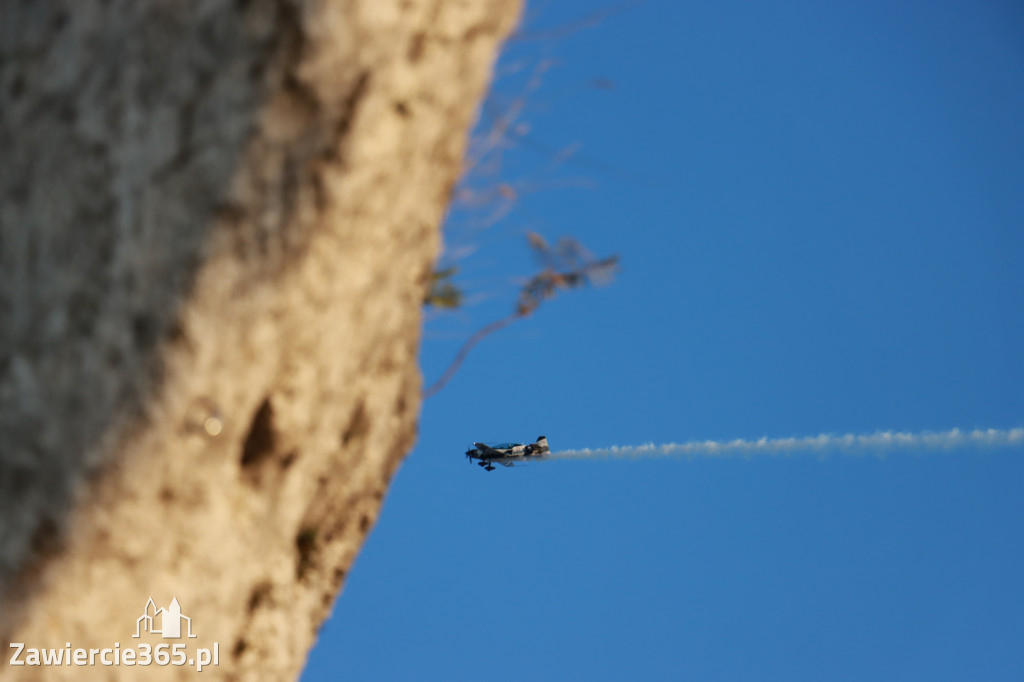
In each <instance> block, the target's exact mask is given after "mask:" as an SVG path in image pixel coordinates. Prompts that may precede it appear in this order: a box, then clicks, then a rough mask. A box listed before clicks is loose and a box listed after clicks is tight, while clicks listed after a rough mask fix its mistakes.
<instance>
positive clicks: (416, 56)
mask: <svg viewBox="0 0 1024 682" xmlns="http://www.w3.org/2000/svg"><path fill="white" fill-rule="evenodd" d="M517 11H518V7H517V2H515V0H181V1H178V2H168V1H165V0H145V1H140V0H33V1H32V2H15V1H14V0H10V1H6V0H5V1H3V2H0V159H2V160H0V643H2V646H3V647H5V649H6V647H7V645H8V643H9V642H20V643H24V644H25V646H26V649H30V648H37V649H44V648H46V649H55V650H56V649H66V648H68V647H66V645H67V644H70V649H69V651H73V650H74V649H78V648H82V649H85V650H88V649H90V648H98V649H102V648H112V647H114V644H115V642H116V643H118V644H119V648H118V649H119V650H118V651H117V656H118V657H120V654H121V650H123V649H127V648H134V649H139V648H141V647H142V645H143V644H145V643H148V644H149V645H150V646H152V647H155V646H156V645H158V644H160V643H161V642H167V643H171V644H174V643H184V644H185V645H186V648H187V656H188V657H194V656H196V653H195V652H196V651H197V649H199V648H208V649H210V650H211V651H213V650H214V649H216V651H217V652H218V655H219V665H217V666H211V667H208V668H207V669H206V670H204V671H203V674H204V676H205V678H206V679H209V678H210V677H213V678H215V679H216V678H218V677H219V678H223V679H245V680H249V679H268V680H270V679H274V680H277V679H290V678H294V677H295V676H296V675H297V674H298V673H299V671H300V670H301V668H302V665H303V662H304V660H305V657H306V654H307V651H308V649H309V648H310V646H312V644H313V641H314V639H315V636H316V631H317V627H318V626H319V624H320V622H321V621H322V620H323V618H324V617H325V616H326V615H327V614H328V612H329V610H330V608H331V606H332V603H333V601H334V599H335V597H336V596H337V594H338V592H339V590H340V588H341V586H342V584H343V582H344V580H345V575H346V571H347V570H348V569H349V566H350V565H351V563H352V561H353V559H354V557H355V555H356V553H357V551H358V549H359V547H360V544H361V543H362V541H363V539H364V538H365V536H366V534H367V532H368V531H369V530H370V528H371V527H372V526H373V524H374V521H375V519H376V517H377V514H378V512H379V509H380V505H381V501H382V499H383V496H384V494H385V492H386V489H387V485H388V482H389V480H390V478H391V476H392V474H393V473H394V471H395V468H396V467H397V466H398V464H399V463H400V462H401V459H402V457H403V456H404V455H405V453H406V452H407V451H408V450H409V448H410V447H411V445H412V443H413V440H414V437H415V430H416V418H417V414H418V411H419V400H420V399H419V395H420V378H419V373H418V369H417V365H416V359H417V357H416V354H417V345H418V341H419V327H420V308H421V302H422V299H423V295H424V287H425V286H426V283H427V281H428V276H429V273H430V271H431V268H432V264H433V261H434V258H435V256H436V251H437V248H438V243H439V240H438V227H439V223H440V221H441V219H442V216H443V213H444V210H445V206H446V203H447V201H448V198H449V195H450V192H451V189H452V186H453V184H454V183H455V181H456V179H457V176H458V173H459V168H460V162H461V159H462V155H463V152H464V146H465V139H466V136H467V130H468V128H469V126H470V125H471V123H472V119H473V116H474V112H475V107H476V105H477V103H478V101H479V99H480V97H481V95H482V93H483V91H484V89H485V87H486V84H487V81H488V78H489V76H490V70H491V66H492V63H493V60H494V57H495V54H496V50H497V47H498V45H499V42H500V41H501V39H502V38H503V37H504V35H505V34H506V33H507V32H508V31H509V30H510V28H511V26H512V24H513V22H514V20H515V18H516V14H517ZM150 597H153V599H154V604H153V605H151V606H150V607H149V610H148V611H144V610H145V609H147V600H148V599H149V598H150ZM172 598H176V599H177V601H178V604H179V605H180V607H181V612H182V614H183V615H185V616H187V617H188V618H189V619H190V620H189V621H187V622H186V621H184V620H182V621H181V622H182V623H185V625H187V626H191V627H192V628H193V632H194V634H196V635H197V636H196V637H195V638H191V639H190V638H188V637H187V634H183V638H182V639H180V640H166V639H163V638H161V637H160V636H159V635H154V634H151V633H146V632H145V629H146V627H147V626H148V627H151V628H153V629H157V627H156V626H157V625H158V624H160V623H161V622H162V623H163V624H164V625H163V630H164V634H165V635H166V633H167V628H168V625H167V623H169V622H170V619H169V614H168V612H163V613H160V614H157V615H156V616H155V618H153V620H147V617H153V614H154V611H155V610H156V607H164V608H168V605H169V604H170V602H171V600H172ZM137 627H141V632H140V637H139V638H134V637H133V634H134V633H135V632H136V628H137ZM184 627H185V626H183V630H184ZM214 644H216V645H217V646H216V647H214ZM13 654H14V650H13V649H11V650H8V655H7V656H5V658H4V661H3V665H2V666H0V678H11V679H15V678H18V679H20V678H22V677H24V678H27V679H47V680H51V679H62V678H68V679H121V678H124V679H148V678H149V677H168V676H170V677H182V678H185V677H189V678H191V675H193V674H194V672H195V670H194V668H192V667H190V666H189V665H184V666H182V667H175V666H173V665H169V666H166V667H160V666H158V665H156V664H155V663H154V664H153V665H151V666H149V667H148V668H147V669H145V670H139V669H137V667H130V666H128V665H125V664H123V663H122V664H121V665H115V666H110V667H105V666H104V665H102V663H101V662H100V661H99V660H96V665H95V666H94V667H79V666H77V665H71V666H66V665H62V666H61V667H59V668H55V667H34V666H23V667H19V666H11V665H10V663H9V658H10V656H11V655H13ZM101 655H102V654H101ZM26 656H28V652H27V651H26V652H25V653H22V655H21V658H20V660H26ZM105 656H106V658H107V660H111V659H112V658H113V656H114V654H113V653H108V654H105Z"/></svg>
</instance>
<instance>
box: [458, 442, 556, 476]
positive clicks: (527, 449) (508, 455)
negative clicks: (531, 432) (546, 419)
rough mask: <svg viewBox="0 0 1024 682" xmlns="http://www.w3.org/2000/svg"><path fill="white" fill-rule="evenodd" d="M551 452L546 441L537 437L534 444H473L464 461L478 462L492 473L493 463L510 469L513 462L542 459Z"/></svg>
mask: <svg viewBox="0 0 1024 682" xmlns="http://www.w3.org/2000/svg"><path fill="white" fill-rule="evenodd" d="M550 452H551V448H549V447H548V439H547V438H545V437H544V436H539V437H538V438H537V442H536V443H527V444H526V445H523V444H522V443H499V444H497V445H487V444H486V443H473V447H472V449H470V450H467V451H466V459H468V460H469V461H470V462H472V461H473V460H474V459H478V460H480V461H479V462H477V464H478V465H480V466H482V467H483V468H484V469H486V470H487V471H494V462H497V463H498V464H501V465H502V466H506V467H510V466H513V464H514V463H515V462H522V461H525V460H527V459H529V458H532V457H543V456H544V455H546V454H548V453H550Z"/></svg>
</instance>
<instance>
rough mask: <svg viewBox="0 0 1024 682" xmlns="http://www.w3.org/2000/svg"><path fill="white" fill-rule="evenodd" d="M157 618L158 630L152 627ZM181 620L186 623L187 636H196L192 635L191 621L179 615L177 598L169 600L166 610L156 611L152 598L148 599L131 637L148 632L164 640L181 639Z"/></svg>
mask: <svg viewBox="0 0 1024 682" xmlns="http://www.w3.org/2000/svg"><path fill="white" fill-rule="evenodd" d="M160 614H163V615H162V616H161V615H160ZM157 616H160V629H159V630H157V629H156V628H155V627H154V619H155V618H156V617H157ZM183 620H184V621H186V622H187V623H188V636H189V637H195V636H196V635H193V634H192V619H191V618H189V617H188V616H186V615H183V614H182V613H181V605H180V604H178V598H177V597H173V598H172V599H171V605H170V606H168V607H167V608H166V609H165V608H163V607H161V608H159V609H158V608H157V607H156V603H155V602H154V601H153V598H152V597H150V598H149V601H147V602H146V608H145V609H143V611H142V615H141V616H139V617H138V618H137V619H136V621H135V634H134V635H132V637H141V636H142V633H143V632H149V633H151V634H154V635H160V636H161V637H163V638H164V639H181V621H183Z"/></svg>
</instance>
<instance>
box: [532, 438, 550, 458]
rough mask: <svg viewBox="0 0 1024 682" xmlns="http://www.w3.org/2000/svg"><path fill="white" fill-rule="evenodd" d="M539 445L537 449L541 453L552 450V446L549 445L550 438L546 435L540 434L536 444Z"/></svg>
mask: <svg viewBox="0 0 1024 682" xmlns="http://www.w3.org/2000/svg"><path fill="white" fill-rule="evenodd" d="M534 445H536V447H537V451H538V452H539V453H541V454H547V453H549V452H551V448H550V447H548V439H547V438H545V437H544V436H538V437H537V442H536V443H535V444H534Z"/></svg>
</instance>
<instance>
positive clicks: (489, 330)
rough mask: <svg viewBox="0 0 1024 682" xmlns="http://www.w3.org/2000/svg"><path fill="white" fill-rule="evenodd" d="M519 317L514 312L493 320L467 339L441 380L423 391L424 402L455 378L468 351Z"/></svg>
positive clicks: (520, 314)
mask: <svg viewBox="0 0 1024 682" xmlns="http://www.w3.org/2000/svg"><path fill="white" fill-rule="evenodd" d="M521 317H525V315H523V314H522V313H520V312H518V311H517V312H514V313H512V314H511V315H507V316H506V317H503V318H501V319H500V320H495V321H494V322H491V323H490V324H489V325H487V326H486V327H482V328H481V329H480V330H479V331H477V332H476V333H475V334H473V336H471V337H469V339H468V340H467V341H466V343H464V344H462V348H460V349H459V352H458V353H457V354H456V355H455V359H454V360H452V363H451V364H450V365H448V369H446V370H445V371H444V374H442V375H441V378H440V379H438V380H437V381H435V382H434V383H432V384H431V385H430V386H428V387H427V388H426V389H425V390H424V391H423V399H424V400H426V399H427V398H429V397H430V396H432V395H434V394H435V393H437V392H438V391H440V390H441V389H442V388H444V387H445V384H447V383H448V382H449V381H451V378H452V377H453V376H455V373H456V372H457V371H459V367H461V366H462V363H463V362H465V360H466V356H467V355H469V351H471V350H473V346H475V345H476V344H478V343H480V342H481V341H483V340H484V337H486V336H488V335H490V334H493V333H494V332H496V331H498V330H500V329H504V328H505V327H507V326H509V325H510V324H512V323H513V322H515V321H516V320H518V319H519V318H521Z"/></svg>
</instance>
